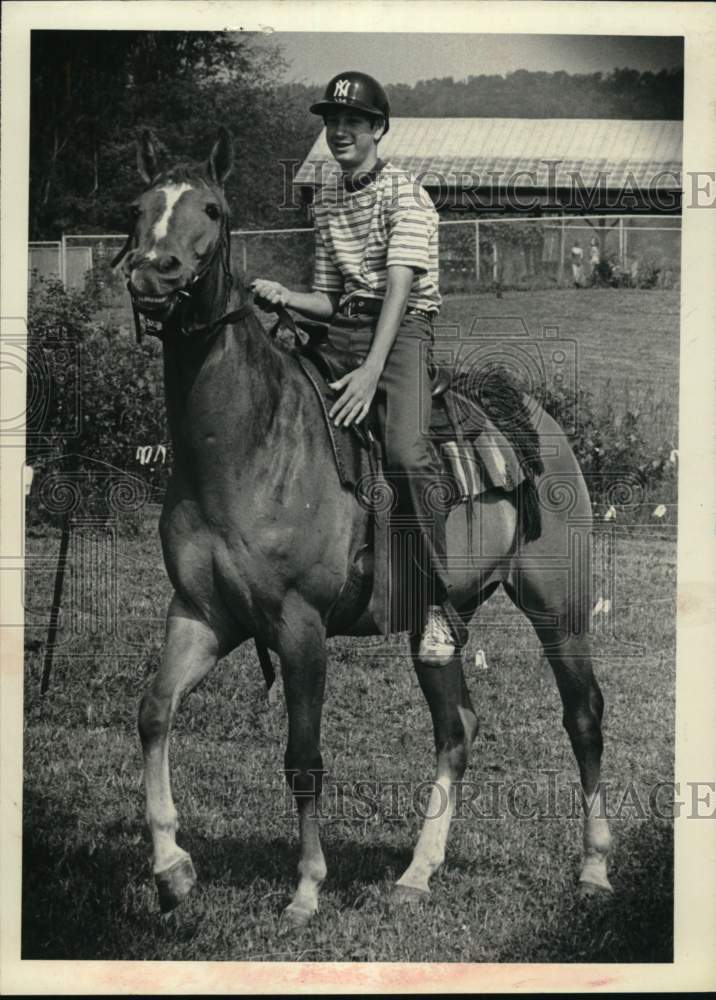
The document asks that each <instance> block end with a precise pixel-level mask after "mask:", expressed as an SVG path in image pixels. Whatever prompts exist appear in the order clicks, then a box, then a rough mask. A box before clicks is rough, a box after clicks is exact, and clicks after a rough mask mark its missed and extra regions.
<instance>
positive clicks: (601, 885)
mask: <svg viewBox="0 0 716 1000" xmlns="http://www.w3.org/2000/svg"><path fill="white" fill-rule="evenodd" d="M578 892H579V895H580V896H581V897H582V899H593V898H595V897H601V898H602V899H608V898H609V897H610V896H613V895H614V890H613V889H612V887H611V884H610V882H609V879H606V878H605V879H604V880H602V879H599V881H596V880H595V881H592V880H591V879H582V880H581V881H580V883H579V889H578Z"/></svg>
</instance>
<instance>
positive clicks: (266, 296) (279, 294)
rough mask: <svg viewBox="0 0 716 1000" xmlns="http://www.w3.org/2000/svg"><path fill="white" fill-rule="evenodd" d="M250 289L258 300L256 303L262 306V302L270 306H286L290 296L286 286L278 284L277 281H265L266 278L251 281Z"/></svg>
mask: <svg viewBox="0 0 716 1000" xmlns="http://www.w3.org/2000/svg"><path fill="white" fill-rule="evenodd" d="M251 291H252V292H253V293H254V295H255V296H256V298H257V299H258V300H259V302H258V305H259V306H261V308H264V305H263V304H264V303H268V304H269V305H272V306H284V307H285V306H287V305H288V300H289V296H290V294H291V293H290V292H289V290H288V288H285V287H284V286H283V285H280V284H279V283H278V281H267V280H266V278H257V279H256V280H255V281H252V282H251Z"/></svg>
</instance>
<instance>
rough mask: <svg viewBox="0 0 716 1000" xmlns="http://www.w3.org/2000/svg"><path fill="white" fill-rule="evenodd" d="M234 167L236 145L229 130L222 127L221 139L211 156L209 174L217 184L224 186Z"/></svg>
mask: <svg viewBox="0 0 716 1000" xmlns="http://www.w3.org/2000/svg"><path fill="white" fill-rule="evenodd" d="M233 165H234V143H233V141H232V139H231V136H230V134H229V132H228V130H227V129H225V128H224V126H223V125H222V126H221V128H220V129H219V138H218V139H217V140H216V142H215V143H214V147H213V149H212V150H211V153H210V154H209V173H210V175H211V179H212V180H214V181H216V183H217V184H223V183H224V181H225V180H226V178H227V177H228V176H229V174H230V173H231V168H232V167H233Z"/></svg>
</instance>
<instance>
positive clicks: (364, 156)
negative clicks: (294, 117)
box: [323, 108, 385, 173]
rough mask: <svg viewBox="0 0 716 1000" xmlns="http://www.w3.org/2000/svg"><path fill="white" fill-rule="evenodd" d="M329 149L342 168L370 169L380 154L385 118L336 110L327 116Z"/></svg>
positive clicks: (356, 170)
mask: <svg viewBox="0 0 716 1000" xmlns="http://www.w3.org/2000/svg"><path fill="white" fill-rule="evenodd" d="M323 120H324V122H325V125H326V141H327V142H328V148H329V149H330V151H331V153H333V156H334V158H335V160H336V161H337V163H338V164H339V166H340V167H341V169H342V170H345V171H348V172H350V173H355V172H358V171H363V170H370V169H371V167H372V166H373V164H374V163H375V161H376V159H377V158H378V154H377V152H376V144H377V142H378V139H380V137H381V135H382V134H383V131H384V128H385V126H384V124H383V121H382V119H378V120H377V121H376V120H375V119H371V118H370V117H369V116H368V115H365V114H363V113H362V112H360V111H351V110H350V109H347V108H346V109H343V108H340V109H338V108H337V109H336V110H335V111H329V112H328V113H327V114H325V115H324V118H323Z"/></svg>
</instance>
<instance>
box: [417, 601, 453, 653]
mask: <svg viewBox="0 0 716 1000" xmlns="http://www.w3.org/2000/svg"><path fill="white" fill-rule="evenodd" d="M454 655H455V640H454V639H453V635H452V630H451V628H450V626H449V625H448V620H447V618H446V617H445V612H444V611H443V609H442V608H441V607H440V605H439V604H431V605H430V607H429V608H428V617H427V621H426V623H425V629H424V630H423V636H422V639H421V640H420V649H419V650H418V659H419V660H420V661H421V662H423V663H427V664H430V665H431V666H434V667H444V666H447V664H448V663H449V662H450V660H451V659H452V658H453V656H454Z"/></svg>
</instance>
